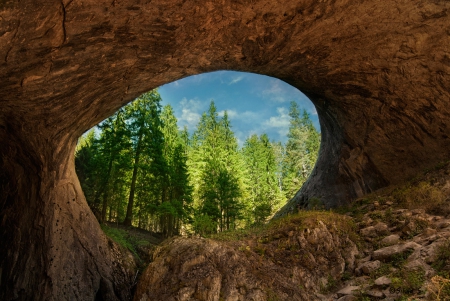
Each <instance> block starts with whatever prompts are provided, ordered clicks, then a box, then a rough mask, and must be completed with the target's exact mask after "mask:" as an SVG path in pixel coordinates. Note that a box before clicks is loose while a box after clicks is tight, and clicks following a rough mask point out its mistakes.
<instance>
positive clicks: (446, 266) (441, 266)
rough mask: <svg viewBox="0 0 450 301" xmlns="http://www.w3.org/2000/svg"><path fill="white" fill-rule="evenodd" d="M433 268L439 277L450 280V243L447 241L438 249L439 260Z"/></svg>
mask: <svg viewBox="0 0 450 301" xmlns="http://www.w3.org/2000/svg"><path fill="white" fill-rule="evenodd" d="M432 267H433V268H434V269H435V270H436V272H437V274H438V275H439V276H442V277H445V278H450V241H446V242H445V243H443V244H441V245H440V246H439V247H438V250H437V258H436V260H435V261H434V263H433V264H432Z"/></svg>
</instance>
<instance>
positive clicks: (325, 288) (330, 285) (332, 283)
mask: <svg viewBox="0 0 450 301" xmlns="http://www.w3.org/2000/svg"><path fill="white" fill-rule="evenodd" d="M337 285H338V281H337V280H336V279H334V278H333V276H331V275H328V277H327V281H326V283H325V284H321V285H320V291H321V292H322V293H329V292H331V291H332V290H333V289H335V288H336V287H337Z"/></svg>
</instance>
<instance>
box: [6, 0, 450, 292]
mask: <svg viewBox="0 0 450 301" xmlns="http://www.w3.org/2000/svg"><path fill="white" fill-rule="evenodd" d="M2 3H3V2H2ZM449 5H450V4H449V3H448V2H447V1H434V2H430V3H422V2H421V1H418V0H414V1H395V2H394V3H392V2H389V3H387V2H386V3H380V2H379V1H375V0H368V1H363V2H359V3H353V2H352V3H350V2H349V1H345V0H342V1H341V0H338V1H322V2H318V1H308V0H305V1H297V0H295V1H294V0H284V1H283V2H282V3H280V2H279V1H271V0H257V1H253V2H252V3H251V4H249V3H248V2H247V1H230V2H220V3H219V2H208V3H206V4H204V5H203V4H202V5H198V4H197V3H195V2H192V1H190V2H188V1H182V0H179V1H165V0H158V1H152V2H148V3H142V2H140V3H139V2H138V1H132V0H129V1H120V3H119V1H115V2H113V3H111V1H106V0H105V1H103V0H100V1H98V0H97V1H91V0H87V1H83V2H80V1H62V2H60V1H45V3H43V2H42V3H39V2H35V1H8V2H7V3H4V4H2V5H0V16H1V20H0V22H1V25H2V26H1V28H2V30H1V34H0V40H1V43H0V57H1V58H2V60H1V62H0V66H1V68H0V78H1V79H2V81H1V89H0V99H1V107H0V141H2V142H3V143H2V144H1V145H0V154H1V163H0V164H1V166H0V185H1V189H2V195H1V196H0V223H1V227H0V240H1V241H2V242H7V243H5V244H2V246H1V247H0V270H1V279H0V281H1V282H0V299H3V300H11V299H22V300H28V299H33V298H34V299H35V300H64V299H67V296H71V297H73V298H78V299H84V300H92V299H94V296H95V292H97V291H99V290H100V291H102V296H104V299H108V300H116V299H122V300H125V299H128V298H129V295H127V294H129V290H128V289H127V284H128V283H131V280H129V279H128V278H127V277H128V276H127V274H126V273H125V272H124V271H123V270H122V269H120V268H117V266H118V265H114V264H112V263H113V262H114V261H115V259H114V256H113V255H112V254H109V253H107V251H106V249H107V248H106V246H107V242H106V240H105V238H104V236H103V235H102V234H101V233H100V228H99V227H98V224H97V223H96V222H95V218H94V216H93V215H92V213H90V210H89V208H88V207H87V204H86V201H85V199H84V196H83V193H82V191H81V188H80V185H79V182H78V179H77V177H76V174H75V170H74V164H73V153H74V149H75V146H76V140H77V138H78V137H79V136H80V135H81V134H82V133H83V132H84V131H85V130H87V129H89V128H90V127H92V126H93V125H95V124H96V123H98V122H99V121H101V120H102V119H104V118H105V117H107V116H109V115H111V114H112V113H113V112H114V111H115V110H117V109H118V108H120V107H121V106H122V105H124V104H125V103H127V102H129V101H131V100H132V99H134V98H136V97H137V96H138V95H140V94H142V93H143V92H145V91H149V90H151V89H152V88H155V87H158V86H161V85H162V84H165V83H168V82H171V81H174V80H177V79H179V78H182V77H185V76H188V75H194V74H198V73H202V72H208V71H214V70H222V69H229V70H240V71H246V72H255V73H259V74H266V75H269V76H273V77H275V78H279V79H282V80H284V81H285V82H287V83H289V84H291V85H292V86H294V87H296V88H298V89H300V90H301V91H303V92H304V93H305V94H306V95H307V96H308V97H309V98H310V99H311V100H312V101H313V103H314V104H315V106H316V108H317V111H318V113H319V116H320V123H321V132H322V148H321V155H320V159H319V161H318V162H317V165H316V168H315V170H314V172H313V175H312V177H311V178H310V179H309V180H308V182H307V183H306V185H305V186H304V188H303V189H302V190H301V191H300V192H299V193H298V194H297V195H296V197H294V199H293V200H292V202H290V203H289V204H288V205H287V206H286V207H285V208H284V209H283V210H282V213H286V212H289V211H291V210H294V209H295V208H296V207H297V206H298V205H299V204H301V205H304V204H307V203H308V200H309V199H311V198H312V197H317V198H320V199H322V200H323V201H324V203H326V204H327V206H329V207H332V206H336V205H338V204H340V203H343V202H346V201H348V200H350V199H352V198H355V197H357V196H360V195H363V194H365V193H367V192H370V191H372V190H374V189H377V188H380V187H382V186H384V185H386V184H388V183H396V182H399V181H402V180H404V179H405V178H407V177H410V176H412V175H414V174H415V173H417V172H418V171H419V170H422V169H424V168H428V167H431V166H433V165H435V164H436V163H438V162H440V161H443V160H445V159H448V158H449V157H450V154H449V149H450V138H449V135H448V133H449V132H450V130H449V128H450V109H449V106H448V103H449V101H450V95H449V91H450V89H449V87H450V76H449V74H450V63H449V57H450V54H449V52H448V49H450V39H449V35H448V32H449V30H450V29H449V26H448V18H447V16H448V11H449V10H450V7H449ZM394 20H395V21H394ZM118 95H119V97H117V96H118ZM25 246H26V247H25ZM86 275H90V276H89V277H87V276H86Z"/></svg>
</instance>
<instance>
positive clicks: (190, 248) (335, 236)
mask: <svg viewBox="0 0 450 301" xmlns="http://www.w3.org/2000/svg"><path fill="white" fill-rule="evenodd" d="M290 232H291V233H290V234H289V233H284V234H280V235H274V236H273V237H263V238H260V239H257V240H256V241H255V240H248V241H241V242H221V241H214V240H210V239H200V238H175V239H173V240H171V241H169V242H166V243H164V244H163V245H162V246H161V247H159V249H158V250H157V251H156V252H155V253H154V258H153V262H152V263H150V265H149V267H148V268H147V269H146V270H145V271H144V273H143V275H142V276H141V278H140V280H139V283H138V286H137V290H136V294H135V296H134V301H146V300H168V301H169V300H173V301H175V300H180V301H191V300H211V301H219V300H235V301H244V300H261V301H263V300H272V299H273V298H275V297H276V299H277V300H298V301H300V300H320V297H319V296H320V292H321V291H322V290H324V288H325V287H327V286H330V283H328V281H329V279H330V278H331V279H340V278H341V277H342V275H343V273H344V271H345V270H347V272H351V271H352V269H351V268H350V266H351V265H353V262H354V261H355V255H356V254H357V253H358V250H357V248H356V245H355V244H354V243H353V242H352V241H351V240H350V239H349V238H348V237H347V236H346V235H344V234H343V233H339V232H338V231H337V229H336V228H335V227H332V226H331V227H330V226H326V225H325V224H324V223H322V222H321V221H319V223H318V225H317V227H314V228H312V229H306V230H305V231H290ZM275 237H278V238H275ZM326 300H329V299H326Z"/></svg>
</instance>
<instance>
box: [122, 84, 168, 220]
mask: <svg viewBox="0 0 450 301" xmlns="http://www.w3.org/2000/svg"><path fill="white" fill-rule="evenodd" d="M160 102H161V97H160V95H159V93H158V92H157V91H156V90H152V91H150V92H147V93H144V94H142V95H141V96H139V97H138V98H137V99H136V100H135V101H133V102H132V103H131V104H130V105H129V106H127V112H128V119H129V127H130V130H131V137H132V141H133V174H132V177H131V184H130V194H129V198H128V205H127V211H126V216H125V220H124V222H123V223H124V225H128V226H130V225H131V224H132V220H133V209H134V198H135V193H136V183H137V180H138V172H139V171H141V173H142V174H143V176H142V178H145V177H146V176H147V174H148V173H151V174H152V175H153V179H154V180H153V181H154V182H155V183H154V184H153V191H159V192H161V186H162V183H163V182H164V179H163V178H164V175H165V174H166V162H165V160H164V157H163V151H162V147H163V143H164V137H163V135H162V133H161V119H160V113H161V105H160ZM142 155H144V156H145V157H146V158H145V159H144V160H142V161H143V162H142V163H144V164H142V163H141V159H142V158H141V156H142ZM143 184H144V183H141V186H143ZM155 184H156V185H155ZM155 186H156V187H155ZM161 195H162V193H161ZM161 195H160V196H159V198H163V197H162V196H161ZM141 203H142V202H141Z"/></svg>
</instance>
